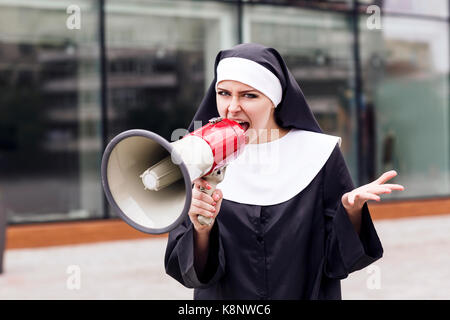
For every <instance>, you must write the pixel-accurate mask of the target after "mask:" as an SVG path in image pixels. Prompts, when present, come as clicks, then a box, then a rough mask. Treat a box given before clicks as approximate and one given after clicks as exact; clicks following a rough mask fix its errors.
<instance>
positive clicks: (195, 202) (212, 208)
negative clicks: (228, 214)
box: [192, 198, 216, 213]
mask: <svg viewBox="0 0 450 320" xmlns="http://www.w3.org/2000/svg"><path fill="white" fill-rule="evenodd" d="M192 205H193V206H196V207H197V208H200V209H204V210H207V211H210V212H213V213H214V212H216V207H215V205H216V203H215V202H213V203H212V204H209V203H208V202H205V201H201V200H199V199H195V198H193V199H192Z"/></svg>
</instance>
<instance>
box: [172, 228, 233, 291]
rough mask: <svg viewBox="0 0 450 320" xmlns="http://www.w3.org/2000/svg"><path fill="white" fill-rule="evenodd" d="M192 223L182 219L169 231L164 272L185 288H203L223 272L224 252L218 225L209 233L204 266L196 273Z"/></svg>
mask: <svg viewBox="0 0 450 320" xmlns="http://www.w3.org/2000/svg"><path fill="white" fill-rule="evenodd" d="M194 232H195V231H194V226H193V225H192V223H191V222H190V221H188V222H187V221H185V222H183V223H182V224H181V225H180V226H178V227H177V228H176V229H174V230H173V231H171V232H170V233H169V238H168V241H167V247H166V253H165V259H164V263H165V269H166V273H167V274H168V275H170V276H171V277H173V278H174V279H176V280H177V281H178V282H180V283H181V284H182V285H184V286H185V287H187V288H205V287H208V286H210V285H212V284H214V283H216V282H217V281H218V280H219V279H220V277H222V276H223V274H224V272H225V256H224V252H223V246H222V244H221V240H220V234H219V226H218V224H217V223H215V224H214V226H213V228H212V229H211V233H210V244H209V253H208V260H207V263H206V267H205V270H204V272H203V273H202V274H198V273H197V272H196V270H195V267H194Z"/></svg>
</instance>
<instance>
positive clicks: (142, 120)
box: [106, 0, 237, 214]
mask: <svg viewBox="0 0 450 320" xmlns="http://www.w3.org/2000/svg"><path fill="white" fill-rule="evenodd" d="M106 15H107V16H106V21H107V28H106V29H107V32H106V35H107V56H108V101H109V109H108V128H109V129H108V131H109V132H108V136H109V139H111V138H113V137H114V136H115V135H117V134H118V133H120V132H122V131H124V130H128V129H145V130H150V131H153V132H156V133H157V134H159V135H161V136H162V137H164V138H165V139H167V140H169V141H173V140H172V139H171V135H172V132H173V131H174V130H175V129H179V128H184V129H187V127H188V126H189V124H190V122H191V120H192V118H193V116H194V114H195V112H196V110H197V108H198V106H199V104H200V102H201V100H202V98H203V96H204V94H205V92H206V89H207V87H209V85H210V83H211V81H212V79H213V78H214V61H215V57H216V54H217V53H218V52H219V50H221V49H226V48H229V47H231V46H233V45H235V44H236V43H237V39H236V35H237V29H236V26H237V21H236V19H237V14H236V12H235V6H234V5H229V4H220V3H213V2H211V3H209V2H192V1H126V2H124V1H119V0H117V1H112V0H110V1H107V6H106ZM174 139H178V137H174ZM113 214H114V213H113Z"/></svg>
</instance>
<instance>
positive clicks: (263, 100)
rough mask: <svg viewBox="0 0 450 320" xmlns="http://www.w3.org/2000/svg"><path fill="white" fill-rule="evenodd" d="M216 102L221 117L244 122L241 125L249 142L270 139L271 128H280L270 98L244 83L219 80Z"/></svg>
mask: <svg viewBox="0 0 450 320" xmlns="http://www.w3.org/2000/svg"><path fill="white" fill-rule="evenodd" d="M216 102H217V110H218V112H219V115H220V116H221V117H223V118H228V119H232V120H234V121H238V122H244V124H242V127H243V128H244V130H245V131H246V135H247V136H248V137H249V138H250V141H249V143H261V142H266V141H270V140H271V139H270V138H268V134H269V135H270V134H271V133H272V132H271V130H273V129H281V128H280V127H279V126H278V125H277V124H276V122H275V117H274V111H275V107H274V105H273V103H272V100H270V99H269V98H267V97H266V96H265V95H264V94H262V93H261V92H260V91H258V90H256V89H254V88H253V87H250V86H248V85H246V84H243V83H241V82H238V81H234V80H223V81H221V82H219V83H218V85H217V93H216ZM250 133H251V134H250ZM264 135H265V137H264ZM257 141H258V142H257Z"/></svg>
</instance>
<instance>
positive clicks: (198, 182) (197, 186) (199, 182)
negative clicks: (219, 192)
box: [194, 178, 211, 190]
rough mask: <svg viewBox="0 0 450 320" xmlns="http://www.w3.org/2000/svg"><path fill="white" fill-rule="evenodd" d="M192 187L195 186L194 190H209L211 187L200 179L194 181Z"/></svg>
mask: <svg viewBox="0 0 450 320" xmlns="http://www.w3.org/2000/svg"><path fill="white" fill-rule="evenodd" d="M194 186H195V189H196V190H200V187H203V188H205V189H208V190H210V189H211V186H210V185H209V183H208V182H207V181H206V180H205V179H202V178H198V179H195V180H194Z"/></svg>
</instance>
